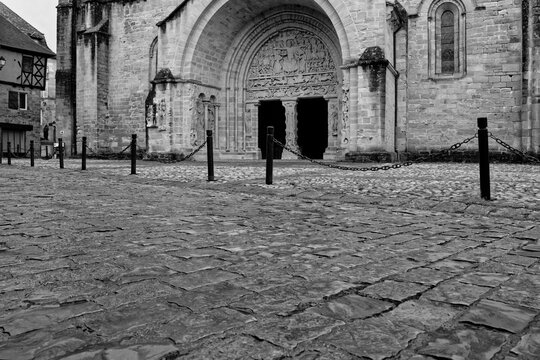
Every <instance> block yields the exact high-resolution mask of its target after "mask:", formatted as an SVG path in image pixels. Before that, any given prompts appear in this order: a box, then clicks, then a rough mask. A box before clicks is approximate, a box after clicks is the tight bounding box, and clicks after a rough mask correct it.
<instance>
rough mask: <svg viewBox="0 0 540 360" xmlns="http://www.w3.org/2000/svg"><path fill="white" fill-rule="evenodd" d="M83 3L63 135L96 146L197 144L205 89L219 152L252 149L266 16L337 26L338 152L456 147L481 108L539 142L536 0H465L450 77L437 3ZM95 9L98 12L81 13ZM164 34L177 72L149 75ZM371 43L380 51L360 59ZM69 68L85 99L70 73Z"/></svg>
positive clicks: (62, 37) (511, 136)
mask: <svg viewBox="0 0 540 360" xmlns="http://www.w3.org/2000/svg"><path fill="white" fill-rule="evenodd" d="M74 1H75V4H74V6H75V7H73V6H71V5H70V4H71V1H68V0H60V5H61V6H60V7H59V22H58V23H59V30H58V40H59V41H58V42H59V50H58V72H57V74H58V76H57V79H58V98H59V99H58V100H57V111H58V115H57V116H58V122H59V123H60V124H61V126H62V127H63V129H64V130H66V133H68V134H73V132H72V130H73V129H72V126H73V125H75V126H76V127H77V136H78V141H80V136H88V137H92V139H90V144H93V145H94V146H95V149H100V150H101V149H103V150H105V149H107V150H111V151H116V150H121V149H123V148H124V147H125V146H127V145H128V144H129V142H130V140H131V134H133V133H135V134H137V135H138V137H139V139H140V141H139V145H140V146H141V147H146V145H148V148H149V150H150V151H156V152H185V151H187V150H189V149H190V148H192V146H193V145H194V142H193V131H194V124H195V120H196V114H195V110H194V107H195V106H196V105H195V104H196V100H197V97H198V96H199V95H200V94H201V93H203V94H205V96H207V97H210V96H214V98H215V99H216V101H217V102H218V103H219V104H221V106H220V107H218V108H217V109H218V111H219V114H217V116H218V118H219V119H220V121H221V122H219V123H218V124H217V128H218V129H220V131H221V132H220V133H219V135H218V141H217V143H219V144H221V145H222V146H223V150H224V151H225V149H229V146H230V148H232V149H233V150H234V151H243V149H244V148H245V146H246V144H248V145H251V147H253V143H252V141H251V142H250V139H248V138H249V133H248V132H249V131H250V130H251V128H250V126H251V127H253V125H249V124H252V123H253V121H254V120H253V119H254V118H253V114H255V113H256V112H255V110H254V108H253V106H255V105H253V106H251V105H250V107H249V108H248V107H246V106H245V105H246V104H245V100H246V94H245V91H244V87H245V83H244V82H243V81H244V80H245V79H244V78H243V76H244V75H242V72H245V71H246V67H247V66H248V65H249V64H248V62H247V60H246V59H251V57H252V56H253V54H254V52H255V51H256V50H255V49H257V46H260V45H261V43H258V42H257V41H261V42H263V41H264V40H263V39H262V38H263V37H262V36H261V38H260V39H252V40H249V41H247V40H246V41H244V39H247V38H248V37H249V36H250V32H252V31H254V30H257V31H259V28H258V27H261V26H263V25H262V22H263V21H264V20H265V19H266V17H268V16H270V15H271V16H274V15H275V16H276V19H279V16H283V18H282V20H284V23H287V24H289V23H288V22H285V20H287V21H290V20H291V19H293V20H294V19H296V20H297V21H298V24H300V23H302V24H304V25H305V26H307V25H306V24H308V23H309V22H310V21H311V24H312V25H313V24H314V23H315V22H316V21H317V22H318V23H319V24H322V26H327V27H328V28H329V29H330V31H326V30H325V31H324V32H325V33H329V34H328V38H327V40H326V41H327V42H328V43H329V44H332V46H330V48H332V49H333V50H332V51H333V52H334V55H335V56H334V59H335V61H336V62H337V64H336V69H337V71H338V75H339V86H338V91H337V94H334V95H333V96H338V100H336V103H337V104H338V107H339V108H340V111H339V121H338V123H339V129H337V133H338V134H339V136H338V139H339V140H337V141H338V145H339V147H340V148H341V149H342V150H343V151H342V152H341V156H345V154H346V153H347V152H358V151H364V152H370V151H387V152H393V151H394V150H397V151H398V152H418V151H424V150H437V149H442V148H447V147H448V146H450V145H452V144H454V143H456V142H458V141H461V140H463V139H464V138H466V137H469V136H471V135H472V134H474V133H475V131H476V119H477V118H478V117H483V116H487V117H488V120H489V129H490V131H492V132H493V133H494V134H495V135H496V136H498V137H500V138H502V139H503V140H505V141H507V142H509V143H510V144H512V145H514V146H516V147H518V148H520V147H521V148H527V149H533V150H534V149H536V147H535V146H537V145H535V142H534V141H536V142H537V143H538V142H540V141H539V140H538V137H539V136H540V135H539V132H540V129H539V127H540V126H539V125H538V117H540V116H537V115H535V114H537V113H540V111H538V110H537V109H538V108H539V107H538V106H537V105H534V101H536V100H534V101H533V100H531V99H533V97H534V94H538V91H537V90H536V88H537V87H538V86H537V85H536V84H537V82H536V77H535V75H534V74H533V72H532V71H531V70H530V69H532V68H534V66H535V64H537V62H538V61H539V60H538V59H540V56H539V55H538V54H537V47H536V45H535V42H534V39H535V37H534V34H535V32H534V31H535V29H536V27H537V23H536V22H534V21H529V19H530V18H531V19H532V16H533V15H532V14H535V13H536V12H538V10H537V8H539V5H538V1H537V0H529V1H530V3H527V4H528V5H527V6H525V5H523V6H522V4H521V3H517V2H512V1H510V0H463V1H462V2H460V3H463V4H464V6H465V10H466V11H464V13H465V15H464V17H463V20H464V21H465V26H464V29H465V30H464V34H463V35H464V36H462V37H461V38H462V39H465V42H464V44H465V48H464V54H465V56H464V57H463V59H464V61H462V62H461V64H462V65H463V71H462V73H460V74H459V76H455V77H451V78H449V77H446V78H445V77H437V76H433V74H432V73H430V70H429V69H430V66H432V65H431V64H430V59H432V57H433V54H430V46H429V42H430V36H432V35H433V34H431V35H430V30H429V28H430V20H429V16H430V14H429V13H428V12H429V8H430V6H431V4H432V3H433V1H429V0H402V1H397V0H396V1H384V0H369V1H368V0H363V1H358V0H313V2H312V3H310V4H312V5H313V6H300V5H294V4H293V3H290V2H286V1H283V2H276V6H275V7H273V8H272V9H266V8H265V7H264V6H265V4H267V3H266V2H246V1H244V0H228V1H227V0H215V1H210V0H200V1H195V0H186V1H182V2H181V1H178V0H159V1H157V0H154V1H153V2H150V1H143V0H124V1H106V2H103V1H97V0H89V1H77V0H74ZM156 3H159V5H158V6H156ZM278 3H279V4H281V5H279V4H278ZM278 5H279V6H278ZM400 5H403V7H400ZM93 6H94V8H96V9H99V10H100V11H101V12H99V11H98V12H94V13H89V12H88V10H84V9H90V8H92V7H93ZM394 8H399V9H402V10H403V11H401V10H400V11H401V14H402V15H403V14H406V15H408V18H406V21H405V22H404V23H403V24H401V26H400V27H396V26H395V24H394V25H393V26H392V24H390V23H391V22H392V21H394V20H395V19H392V9H394ZM526 8H527V9H532V10H531V14H530V15H529V14H528V13H527V14H524V9H526ZM74 9H76V11H75V12H73V11H74ZM175 9H177V11H175V12H173V10H175ZM263 10H264V11H263ZM85 11H86V12H85ZM295 11H296V13H295ZM279 12H283V13H284V14H285V13H287V15H280V14H278V13H279ZM92 14H93V15H92ZM96 14H101V15H100V16H97V15H96ZM75 18H76V19H77V20H76V21H75V22H74V23H72V19H75ZM310 19H311V20H310ZM534 19H536V18H534ZM105 20H106V23H104V22H103V21H105ZM292 23H293V22H291V24H292ZM279 24H280V23H279V21H276V22H275V26H280V25H279ZM97 26H101V28H99V29H98V28H96V27H97ZM431 26H433V25H431ZM285 28H286V27H284V29H285ZM523 29H525V30H527V31H524V30H523ZM76 30H77V31H79V33H81V31H86V32H88V31H89V30H93V31H95V34H96V35H95V36H94V35H92V36H90V35H84V36H81V37H79V39H78V40H77V42H76V44H77V50H76V51H75V50H74V48H72V47H71V45H72V42H71V41H72V37H73V36H74V34H75V32H76ZM396 30H399V31H398V32H397V33H396V34H394V31H396ZM260 33H261V34H264V31H260ZM267 33H269V31H267ZM330 33H331V34H330ZM522 34H523V35H522ZM156 38H158V52H157V56H158V61H157V64H158V65H157V69H156V70H166V71H168V73H169V74H170V75H168V76H167V77H166V78H164V79H155V78H154V74H151V73H150V69H151V66H150V46H151V44H152V42H153V41H154V40H155V39H156ZM394 41H395V44H394ZM247 45H249V47H248V46H247ZM241 46H246V48H245V49H239V48H238V47H241ZM523 46H525V47H526V49H525V52H524V51H523V50H522V49H523ZM376 48H377V49H379V50H378V51H379V52H378V53H377V54H376V56H375V57H370V56H367V57H366V58H363V57H364V56H365V55H366V54H368V55H369V49H376ZM366 51H367V52H366ZM394 51H395V54H394ZM75 54H76V55H75ZM394 55H395V56H394ZM524 60H525V65H524V63H523V61H524ZM389 67H392V69H395V70H396V71H394V70H390V69H389ZM74 69H76V70H77V79H78V80H77V92H76V93H77V102H78V104H77V108H75V107H74V106H73V100H74V96H73V92H74V87H73V84H72V83H71V82H70V81H71V80H72V79H73V75H74V73H73V71H74ZM524 70H525V72H524ZM396 76H398V78H397V81H396V80H395V77H396ZM152 80H156V81H154V82H153V83H152ZM396 86H397V87H396ZM150 95H151V96H150ZM295 97H296V96H295ZM284 99H285V98H284ZM251 100H253V99H250V101H251ZM255 100H256V99H255ZM285 100H287V101H290V100H291V99H285ZM293 100H294V99H293ZM252 102H253V101H252ZM148 105H150V106H151V107H152V106H154V107H155V109H156V116H157V118H156V124H155V126H154V125H152V126H151V127H147V126H146V125H147V121H148V119H149V118H148V116H146V115H147V114H148ZM248 110H249V111H248ZM248 123H249V124H248ZM246 124H247V126H246ZM195 131H196V130H195ZM244 132H245V134H244ZM225 133H227V134H231V137H229V138H228V139H227V138H225ZM147 134H148V144H145V143H144V141H143V139H145V138H147ZM535 134H536V135H535ZM197 136H199V135H197ZM199 137H200V136H199ZM67 138H69V136H68V137H67ZM534 139H537V140H534ZM66 140H68V139H66ZM251 140H253V139H251ZM231 141H234V142H236V144H230V142H231ZM221 145H220V146H221ZM491 145H492V146H493V147H497V145H496V144H493V143H492V144H491ZM474 146H475V145H474V144H471V145H470V147H471V148H472V147H474ZM229 150H230V149H229ZM535 151H536V150H535Z"/></svg>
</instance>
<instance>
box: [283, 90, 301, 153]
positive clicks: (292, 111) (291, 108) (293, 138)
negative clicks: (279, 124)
mask: <svg viewBox="0 0 540 360" xmlns="http://www.w3.org/2000/svg"><path fill="white" fill-rule="evenodd" d="M296 101H297V100H296V99H294V100H290V99H288V100H282V104H283V107H284V108H285V125H286V134H285V145H286V146H287V147H288V148H290V149H293V150H295V151H299V150H298V120H297V113H296ZM282 159H298V156H296V155H294V154H292V153H291V152H289V151H287V150H283V155H282Z"/></svg>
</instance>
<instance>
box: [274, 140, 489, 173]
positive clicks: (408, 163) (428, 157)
mask: <svg viewBox="0 0 540 360" xmlns="http://www.w3.org/2000/svg"><path fill="white" fill-rule="evenodd" d="M477 137H478V133H476V134H474V136H471V137H469V138H466V139H465V140H463V141H461V142H458V143H455V144H454V145H452V146H450V147H449V148H448V149H446V150H440V151H437V152H435V153H431V154H429V155H426V156H422V157H420V158H417V159H415V162H421V161H426V160H433V159H434V158H437V157H440V156H441V155H447V154H448V153H449V152H451V151H454V150H456V149H459V148H460V147H461V146H463V145H465V144H467V143H469V142H471V141H472V140H474V139H476V138H477ZM274 142H275V143H276V144H277V145H279V146H281V147H282V148H283V149H285V150H287V151H289V152H291V153H293V154H294V155H296V156H298V157H300V158H301V159H304V160H308V161H311V162H312V163H314V164H317V165H321V166H326V167H329V168H332V169H339V170H351V171H379V170H390V169H399V168H401V167H405V166H411V165H412V164H413V163H414V162H412V161H405V162H402V163H397V164H392V165H384V166H372V167H350V166H342V165H336V164H331V163H324V162H321V161H317V160H313V159H310V158H309V157H307V156H304V155H302V154H301V153H300V152H298V151H296V150H294V149H291V148H289V147H288V146H286V145H284V144H282V143H281V142H280V141H279V140H277V139H276V138H274Z"/></svg>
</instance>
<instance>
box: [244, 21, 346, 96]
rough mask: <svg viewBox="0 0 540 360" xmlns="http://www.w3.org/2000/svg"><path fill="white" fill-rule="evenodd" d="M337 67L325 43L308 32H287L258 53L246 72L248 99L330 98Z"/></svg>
mask: <svg viewBox="0 0 540 360" xmlns="http://www.w3.org/2000/svg"><path fill="white" fill-rule="evenodd" d="M337 84H338V80H337V75H336V65H335V63H334V60H333V59H332V57H331V55H330V52H329V51H328V48H327V47H326V45H325V44H324V42H323V41H322V40H321V39H319V38H318V37H316V36H315V35H314V34H311V33H309V32H307V31H301V30H288V31H284V32H280V33H279V34H278V35H276V36H274V37H273V38H271V39H270V40H269V41H268V42H267V43H266V44H264V45H263V47H262V48H261V49H260V50H259V52H258V54H257V55H256V56H255V58H254V59H253V61H252V63H251V66H250V68H249V72H248V84H247V88H248V95H247V96H248V99H264V98H279V97H297V96H299V95H303V96H305V95H318V96H321V95H332V94H336V93H337Z"/></svg>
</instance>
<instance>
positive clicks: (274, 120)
mask: <svg viewBox="0 0 540 360" xmlns="http://www.w3.org/2000/svg"><path fill="white" fill-rule="evenodd" d="M268 126H273V127H274V137H275V138H276V140H278V141H280V142H281V143H283V144H284V143H285V126H286V125H285V108H284V107H283V105H282V104H281V101H280V100H268V101H261V105H260V106H259V141H258V146H259V149H261V154H262V158H263V159H266V128H267V127H268ZM282 154H283V149H282V148H281V147H280V146H276V145H275V144H274V159H281V155H282Z"/></svg>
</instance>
